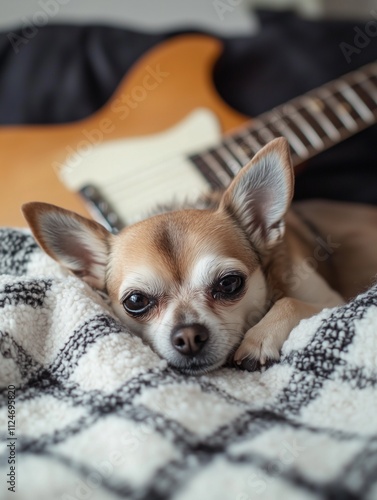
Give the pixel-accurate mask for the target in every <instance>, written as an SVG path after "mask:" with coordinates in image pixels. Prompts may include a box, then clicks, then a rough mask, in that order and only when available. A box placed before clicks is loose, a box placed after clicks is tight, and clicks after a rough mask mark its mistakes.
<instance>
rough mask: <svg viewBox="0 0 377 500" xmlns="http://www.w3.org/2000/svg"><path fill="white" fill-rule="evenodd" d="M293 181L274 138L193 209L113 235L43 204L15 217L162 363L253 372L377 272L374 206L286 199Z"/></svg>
mask: <svg viewBox="0 0 377 500" xmlns="http://www.w3.org/2000/svg"><path fill="white" fill-rule="evenodd" d="M293 185H294V176H293V168H292V164H291V159H290V153H289V146H288V143H287V141H286V140H285V139H283V138H279V139H275V140H274V141H272V142H270V143H269V144H268V145H267V146H265V147H264V148H263V149H261V150H260V151H259V152H258V153H257V154H256V155H255V156H254V158H253V159H252V160H251V161H250V163H249V164H247V165H246V166H245V167H244V168H243V169H242V170H241V171H240V172H239V174H238V175H237V176H236V178H235V179H234V180H233V182H232V183H231V184H230V186H229V187H228V188H227V189H226V190H225V191H224V192H221V193H214V194H213V195H212V196H210V197H209V198H208V199H207V200H206V202H205V203H204V205H203V203H202V205H199V206H200V208H195V207H189V208H187V207H186V208H181V209H178V210H175V209H174V210H171V211H163V212H162V213H158V214H157V215H153V216H151V217H150V218H147V219H145V220H142V221H140V222H137V223H135V224H133V225H131V226H129V227H126V228H125V229H123V230H122V231H121V232H120V233H119V234H117V235H113V234H111V233H109V232H108V231H107V230H106V229H105V228H104V227H103V226H102V225H100V224H98V223H96V222H94V221H92V220H88V219H86V218H84V217H81V216H79V215H77V214H75V213H72V212H69V211H67V210H64V209H63V208H59V207H56V206H53V205H49V204H45V203H38V202H32V203H28V204H26V205H24V206H23V213H24V215H25V218H26V220H27V222H28V223H29V226H30V228H31V230H32V232H33V234H34V236H35V238H36V240H37V242H38V243H39V245H40V246H41V247H42V249H43V250H44V251H45V252H46V253H47V254H48V255H50V256H51V257H52V258H53V259H55V260H57V261H58V262H60V263H61V264H62V265H63V266H65V267H67V268H68V269H70V270H71V271H72V272H73V273H74V274H75V275H77V276H79V277H80V278H81V279H83V280H84V281H85V282H87V283H88V284H89V285H91V286H92V287H95V288H97V289H99V290H102V291H104V292H106V293H107V294H108V296H109V299H110V301H111V304H112V307H113V309H114V311H115V313H116V315H117V316H118V317H119V319H120V320H121V322H122V323H124V324H125V325H126V326H127V327H128V328H129V330H130V331H131V332H132V333H135V334H136V335H139V336H140V337H141V338H142V339H143V340H144V341H145V342H147V343H148V344H149V345H150V346H151V347H152V349H153V350H154V351H155V352H156V353H158V354H159V355H160V356H161V357H162V358H165V359H166V360H167V361H168V363H169V364H170V365H171V366H173V367H175V368H177V369H179V370H180V371H183V372H185V373H190V374H198V373H203V372H208V371H210V370H213V369H215V368H218V367H220V366H222V365H224V364H226V363H227V362H229V361H230V360H233V361H234V362H235V363H237V364H242V363H244V362H245V361H246V360H249V361H251V362H252V368H251V369H255V368H256V367H257V366H260V365H265V364H266V363H267V362H269V361H274V360H278V359H279V352H280V349H281V347H282V345H283V343H284V341H285V340H286V339H287V337H288V336H289V334H290V332H291V330H292V329H293V328H294V327H295V326H296V325H297V324H298V323H299V322H300V320H301V319H303V318H308V317H310V316H312V315H314V314H316V313H317V312H319V311H321V310H322V309H323V308H325V307H333V306H338V305H340V304H343V303H344V301H345V300H347V299H348V298H350V297H352V296H354V295H355V294H356V293H358V292H359V291H362V290H363V289H364V288H366V287H367V286H368V285H369V284H370V283H371V281H372V278H373V276H374V274H375V273H376V272H377V258H376V256H375V254H376V252H375V249H376V248H377V231H376V230H377V210H376V209H375V208H372V207H368V206H363V205H351V204H346V203H336V202H326V201H305V202H301V203H295V204H293V205H292V206H291V200H292V196H293ZM249 366H250V365H249Z"/></svg>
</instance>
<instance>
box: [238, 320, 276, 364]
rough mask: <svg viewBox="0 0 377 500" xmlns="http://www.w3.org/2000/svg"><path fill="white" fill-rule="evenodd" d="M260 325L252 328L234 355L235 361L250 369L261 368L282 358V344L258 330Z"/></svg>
mask: <svg viewBox="0 0 377 500" xmlns="http://www.w3.org/2000/svg"><path fill="white" fill-rule="evenodd" d="M258 330H259V329H258V327H254V328H250V330H248V331H247V332H246V335H245V337H244V339H243V341H242V342H241V345H240V346H239V348H238V349H237V351H236V353H235V355H234V358H233V359H234V361H235V363H236V364H237V365H239V366H240V367H241V368H243V369H245V370H248V371H256V370H260V369H261V368H262V367H267V366H269V365H271V364H273V363H274V362H276V361H278V360H279V358H280V352H279V350H280V347H281V346H280V345H277V344H276V341H275V339H274V337H273V336H269V335H268V333H267V334H266V332H264V333H262V332H261V331H260V330H259V331H258Z"/></svg>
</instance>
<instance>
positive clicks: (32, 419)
mask: <svg viewBox="0 0 377 500" xmlns="http://www.w3.org/2000/svg"><path fill="white" fill-rule="evenodd" d="M0 258H1V261H0V387H1V389H0V433H1V449H0V498H1V499H2V500H6V499H22V500H23V499H25V500H33V499H38V500H55V499H59V500H74V499H77V500H82V499H93V500H111V499H114V500H115V499H119V498H127V499H128V498H129V499H138V500H139V499H140V500H142V499H144V500H155V499H156V500H158V499H161V500H162V499H174V500H192V499H199V500H200V499H203V500H204V499H205V500H222V499H224V500H225V499H226V500H228V499H232V500H249V499H250V500H251V499H258V498H263V499H277V498H278V499H279V500H282V499H289V500H295V499H297V500H302V499H310V500H311V499H342V500H343V499H364V498H365V499H376V498H377V391H376V384H377V308H376V305H377V287H374V288H371V289H370V290H369V291H367V292H366V293H364V294H363V295H360V296H358V297H357V298H356V299H355V300H353V301H352V302H351V303H349V304H347V305H346V306H344V307H339V308H335V309H326V310H324V311H322V313H321V314H319V315H317V316H316V317H313V318H311V319H309V320H306V321H302V322H301V323H300V325H299V326H298V327H297V328H295V330H294V331H293V332H292V334H291V335H290V337H289V339H288V341H287V342H286V343H285V344H284V347H283V352H282V358H281V361H280V362H279V363H277V364H275V365H273V366H272V367H270V368H268V369H267V370H265V371H263V372H262V373H261V372H254V373H249V372H245V371H240V370H237V369H235V368H223V369H220V370H217V371H215V372H213V373H210V374H208V375H203V376H198V377H194V376H186V375H182V374H179V373H177V372H175V371H173V370H172V369H171V368H169V367H168V366H167V364H166V362H165V361H163V360H161V359H160V358H159V357H158V356H157V355H156V354H154V353H153V352H152V351H151V350H150V348H149V347H148V346H146V345H144V344H143V343H142V342H141V340H140V339H138V338H136V337H134V336H132V335H130V333H129V332H128V331H127V330H126V329H125V328H124V327H123V326H122V325H121V324H120V323H119V321H117V319H116V318H115V317H114V315H113V313H112V312H111V310H110V309H109V307H108V305H107V304H106V302H105V301H104V300H103V299H102V298H101V297H100V296H99V295H98V294H97V293H96V292H95V291H93V290H92V289H90V288H89V287H88V286H87V285H85V284H84V283H83V282H81V281H80V280H79V279H77V278H75V277H73V276H70V275H68V274H67V273H66V272H65V271H64V270H62V268H60V267H59V266H58V265H57V264H56V263H55V262H53V261H52V260H51V259H50V258H49V257H47V256H45V255H44V254H43V253H42V252H41V251H40V250H39V248H38V247H37V245H36V244H35V243H34V240H33V239H32V237H31V236H30V234H29V233H28V232H27V231H19V230H11V229H2V230H0Z"/></svg>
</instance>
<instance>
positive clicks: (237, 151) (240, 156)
mask: <svg viewBox="0 0 377 500" xmlns="http://www.w3.org/2000/svg"><path fill="white" fill-rule="evenodd" d="M223 142H224V144H225V145H226V146H227V147H228V148H229V149H230V150H231V151H232V153H233V155H234V156H235V157H236V158H237V160H238V161H239V162H240V165H241V166H243V165H246V163H248V162H249V161H250V156H248V155H247V154H246V153H245V151H244V150H243V149H242V147H241V146H240V145H239V144H238V143H237V142H236V141H235V139H233V138H232V137H231V136H226V137H225V138H224V141H223Z"/></svg>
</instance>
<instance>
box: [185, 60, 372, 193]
mask: <svg viewBox="0 0 377 500" xmlns="http://www.w3.org/2000/svg"><path fill="white" fill-rule="evenodd" d="M376 121H377V63H373V64H371V65H368V66H365V67H364V68H362V70H356V71H354V72H351V73H349V74H348V75H346V76H345V77H343V79H342V80H334V81H332V82H329V83H328V84H327V85H324V86H322V87H319V88H317V89H314V90H312V91H310V92H308V93H307V94H305V95H304V96H301V97H297V98H294V99H292V100H291V101H290V102H288V103H287V104H285V105H281V106H277V107H276V108H274V109H273V110H272V111H269V112H266V113H263V114H262V115H261V116H259V117H258V118H257V119H254V120H253V121H252V122H251V123H249V124H247V125H246V126H244V127H242V128H239V129H237V130H236V131H235V132H234V133H233V134H232V135H227V136H225V137H224V138H223V142H222V143H221V144H220V145H219V146H218V147H216V148H214V149H211V150H208V151H205V152H204V153H203V154H201V155H196V156H197V158H196V159H194V160H193V161H194V163H202V165H201V167H199V168H201V170H202V171H203V170H205V169H206V170H207V171H210V172H211V175H212V177H213V178H215V179H216V178H218V179H217V181H216V182H217V185H222V186H224V187H225V186H227V185H228V184H229V181H230V180H231V178H233V177H234V176H235V175H236V174H237V173H238V172H239V170H240V168H241V167H242V166H243V165H245V164H246V163H248V161H249V160H250V158H252V157H253V156H254V155H255V154H256V153H257V152H258V151H259V150H260V149H261V148H262V147H263V146H264V145H265V144H267V143H268V142H270V141H271V140H273V139H275V138H276V137H281V136H283V137H285V138H286V139H287V140H288V143H289V145H290V149H291V155H292V161H293V164H294V165H298V164H299V163H301V162H302V161H303V160H305V159H307V158H310V157H312V156H313V155H314V154H315V153H316V152H320V151H323V150H324V149H327V148H328V147H329V146H331V145H332V144H334V143H337V142H339V141H340V140H342V139H344V138H346V137H349V136H350V135H352V134H353V133H355V132H356V131H358V130H361V129H363V128H365V127H366V126H367V125H369V124H371V123H374V122H376ZM191 159H192V158H191ZM212 184H215V182H214V181H213V180H212Z"/></svg>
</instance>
